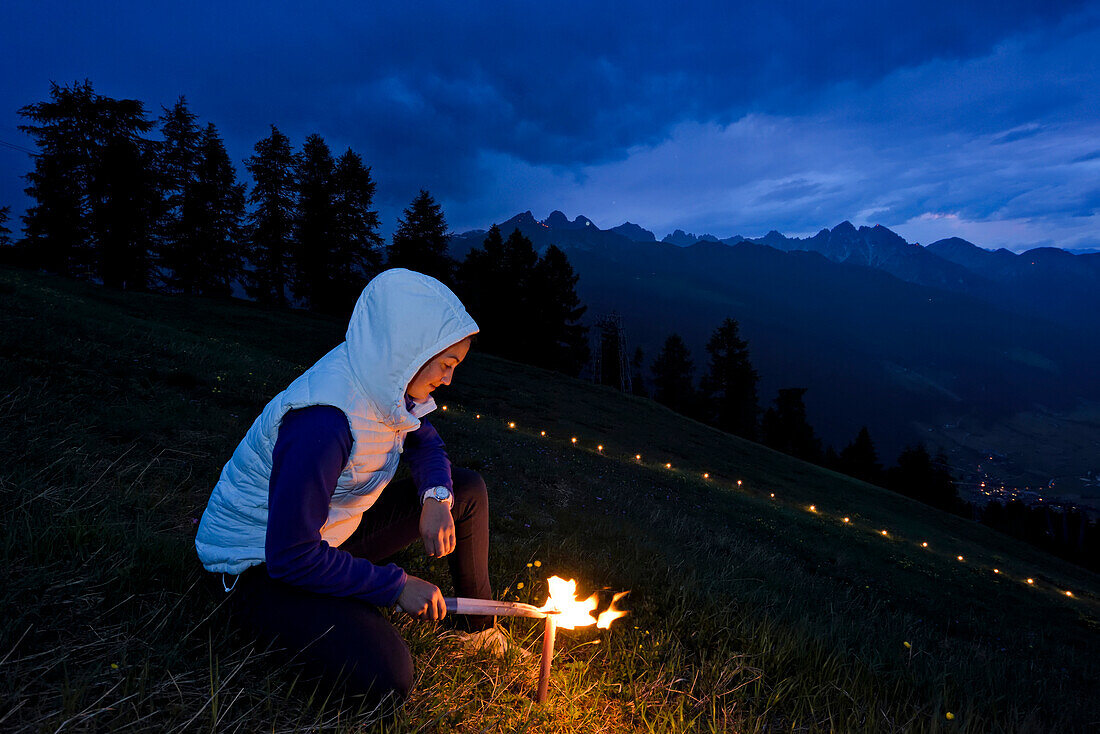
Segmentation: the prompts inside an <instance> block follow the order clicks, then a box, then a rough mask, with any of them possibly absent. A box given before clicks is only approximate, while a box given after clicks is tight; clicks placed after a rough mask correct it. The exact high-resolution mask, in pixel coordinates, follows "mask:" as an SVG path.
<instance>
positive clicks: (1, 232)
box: [0, 206, 11, 247]
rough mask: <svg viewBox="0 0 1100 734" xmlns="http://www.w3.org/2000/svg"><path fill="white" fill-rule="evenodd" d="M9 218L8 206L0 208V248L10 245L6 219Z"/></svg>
mask: <svg viewBox="0 0 1100 734" xmlns="http://www.w3.org/2000/svg"><path fill="white" fill-rule="evenodd" d="M10 217H11V207H10V206H0V247H7V246H8V245H10V244H11V230H10V229H8V219H9V218H10Z"/></svg>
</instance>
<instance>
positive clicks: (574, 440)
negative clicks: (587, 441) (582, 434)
mask: <svg viewBox="0 0 1100 734" xmlns="http://www.w3.org/2000/svg"><path fill="white" fill-rule="evenodd" d="M569 440H570V441H572V442H573V443H576V442H577V437H576V436H573V438H571V439H569Z"/></svg>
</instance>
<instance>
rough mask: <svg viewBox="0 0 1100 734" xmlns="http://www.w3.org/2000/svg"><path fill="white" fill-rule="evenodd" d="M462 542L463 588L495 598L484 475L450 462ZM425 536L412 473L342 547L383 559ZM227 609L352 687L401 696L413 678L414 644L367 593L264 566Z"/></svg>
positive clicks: (487, 622) (457, 575)
mask: <svg viewBox="0 0 1100 734" xmlns="http://www.w3.org/2000/svg"><path fill="white" fill-rule="evenodd" d="M451 476H452V478H453V479H454V494H455V501H454V506H453V507H452V508H451V515H452V516H453V517H454V521H455V531H456V535H457V543H456V545H455V550H454V552H452V553H451V554H450V555H449V556H448V557H447V558H448V561H449V563H450V568H451V578H452V579H453V581H454V586H455V591H456V593H457V594H458V596H467V597H475V598H479V599H491V598H492V590H491V589H490V587H489V499H488V496H487V494H486V491H485V482H484V481H483V480H482V478H481V475H480V474H478V473H477V472H474V471H470V470H468V469H460V468H457V467H455V468H452V470H451ZM419 538H420V501H419V498H418V497H417V494H416V490H415V488H414V487H413V484H412V480H411V479H410V480H403V481H399V482H394V483H392V484H390V486H388V487H386V489H385V490H384V491H383V492H382V494H381V496H380V497H379V498H378V501H377V502H376V503H375V504H374V506H372V507H371V508H370V509H369V510H367V511H366V512H365V513H364V514H363V520H362V522H361V523H360V525H359V528H358V529H357V530H356V531H355V533H354V534H352V536H351V537H350V538H348V540H347V541H346V542H345V543H343V544H342V545H341V546H340V548H341V549H343V550H346V551H348V552H350V553H352V554H353V555H356V556H359V557H361V558H366V559H368V560H369V561H371V562H372V563H381V562H383V561H385V560H386V559H388V558H389V557H390V556H392V555H393V554H395V553H397V552H398V551H399V550H401V549H403V548H405V547H406V546H408V545H409V544H411V543H413V542H414V541H418V540H419ZM229 607H230V613H231V614H232V616H233V617H234V619H235V620H236V622H237V623H238V624H239V625H240V626H241V627H242V628H244V629H245V631H246V632H248V633H250V634H252V635H255V636H256V637H257V638H258V639H259V640H260V641H261V642H264V643H265V644H266V643H270V642H274V643H275V644H276V645H277V646H278V647H282V648H286V649H287V651H288V652H290V653H291V654H292V655H293V656H294V658H295V659H298V660H301V661H303V662H305V663H306V664H307V666H308V668H309V670H310V671H311V672H312V673H314V674H318V675H320V676H322V677H324V678H326V679H340V680H342V681H343V682H344V685H345V689H346V691H347V692H348V693H356V694H360V693H361V694H367V695H368V696H369V697H370V698H378V699H381V698H382V697H384V696H385V695H386V694H387V693H390V692H393V693H394V694H396V696H397V698H398V699H404V698H405V697H406V696H407V695H408V693H409V691H410V690H411V689H412V684H413V664H412V657H411V655H410V654H409V648H408V646H407V645H406V644H405V641H404V640H402V639H401V635H399V634H398V632H397V630H396V629H394V627H393V625H391V624H390V623H389V622H387V621H386V619H385V618H384V617H383V616H382V614H381V613H380V612H379V610H378V609H377V608H376V607H375V606H373V605H371V604H368V603H367V602H365V601H360V600H358V599H351V598H346V597H334V596H324V595H322V594H314V593H312V592H308V591H303V590H301V589H297V588H295V587H293V586H290V585H288V584H284V583H282V582H280V581H275V580H273V579H272V578H271V577H270V576H268V575H267V571H266V568H265V567H264V566H256V567H253V568H250V569H249V570H247V571H245V572H244V573H243V574H241V577H240V578H239V580H238V582H237V586H236V588H234V590H233V592H232V593H231V594H230V597H229ZM460 621H461V622H464V623H465V624H466V625H467V626H468V628H470V629H485V628H487V627H490V626H492V624H493V618H492V617H476V618H465V619H462V620H460Z"/></svg>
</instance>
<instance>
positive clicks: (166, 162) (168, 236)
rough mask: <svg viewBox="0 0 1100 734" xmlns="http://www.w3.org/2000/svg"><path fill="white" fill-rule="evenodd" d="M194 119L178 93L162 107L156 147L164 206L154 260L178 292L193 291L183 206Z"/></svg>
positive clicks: (195, 162)
mask: <svg viewBox="0 0 1100 734" xmlns="http://www.w3.org/2000/svg"><path fill="white" fill-rule="evenodd" d="M197 119H198V118H197V116H196V115H195V114H194V113H193V112H191V110H190V109H188V107H187V100H186V98H185V97H182V96H181V97H180V98H179V99H178V100H176V103H175V104H174V105H173V106H172V108H171V109H168V108H163V114H162V115H161V117H160V132H161V136H162V137H163V138H164V140H163V141H162V142H161V143H160V144H159V145H158V146H157V149H158V150H157V176H158V179H159V183H160V189H161V197H162V199H163V202H164V209H163V211H162V216H161V221H160V231H159V236H158V238H157V248H156V257H155V260H156V262H157V264H158V265H159V266H160V267H161V269H162V271H161V279H162V280H163V282H164V284H165V285H166V286H167V287H168V288H169V289H170V290H173V291H179V292H182V293H192V292H194V290H195V283H194V271H195V270H196V268H197V267H198V266H197V263H196V262H195V257H194V254H193V253H192V252H190V251H189V247H190V246H192V245H193V244H194V242H195V241H196V240H197V238H198V235H197V234H196V232H195V231H194V229H195V223H194V222H189V221H186V214H187V212H186V211H185V207H184V203H185V201H186V200H187V197H188V194H189V192H190V189H191V187H192V186H193V185H194V182H195V176H196V172H197V169H198V166H199V155H200V154H199V147H200V144H201V137H202V133H201V131H200V130H199V126H198V124H197V122H196V121H197ZM192 211H194V209H193V208H192Z"/></svg>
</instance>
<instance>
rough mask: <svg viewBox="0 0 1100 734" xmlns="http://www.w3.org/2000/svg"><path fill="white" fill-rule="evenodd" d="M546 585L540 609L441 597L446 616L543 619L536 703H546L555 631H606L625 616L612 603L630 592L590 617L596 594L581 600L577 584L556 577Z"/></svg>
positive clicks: (521, 605) (525, 605)
mask: <svg viewBox="0 0 1100 734" xmlns="http://www.w3.org/2000/svg"><path fill="white" fill-rule="evenodd" d="M547 583H548V584H549V586H550V597H549V598H548V599H547V600H546V604H544V605H543V606H541V607H536V606H534V605H532V604H523V603H522V602H510V601H493V600H492V599H468V598H465V597H457V598H456V597H446V598H444V601H445V602H446V603H447V612H448V613H449V614H474V615H482V614H484V615H494V616H497V617H529V618H531V619H542V620H545V622H544V627H543V633H542V660H541V663H540V665H539V687H538V694H537V695H536V697H535V700H536V701H537V702H538V703H545V702H546V696H547V693H548V692H549V690H550V663H551V662H552V661H553V659H554V639H555V637H556V636H557V628H558V627H564V628H565V629H576V628H577V627H587V626H589V625H593V624H594V625H596V627H598V628H599V629H607V628H608V627H610V626H611V623H612V622H614V621H615V620H616V619H618V618H619V617H622V616H623V615H625V614H626V612H625V611H622V610H621V609H617V608H616V607H615V604H616V603H617V602H618V601H619V600H620V599H622V598H623V597H624V596H626V595H627V594H628V593H629V592H626V591H621V592H619V593H617V594H615V596H614V598H612V600H611V605H610V606H609V607H608V608H607V609H606V610H605V611H603V612H601V613H600V615H599V617H593V616H592V612H594V611H595V610H596V607H597V606H598V604H599V599H598V598H597V595H596V594H592V596H590V597H588V598H587V599H585V600H584V601H580V600H578V599H577V582H576V581H574V580H569V581H566V580H565V579H563V578H559V577H558V576H551V577H550V578H549V579H547Z"/></svg>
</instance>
